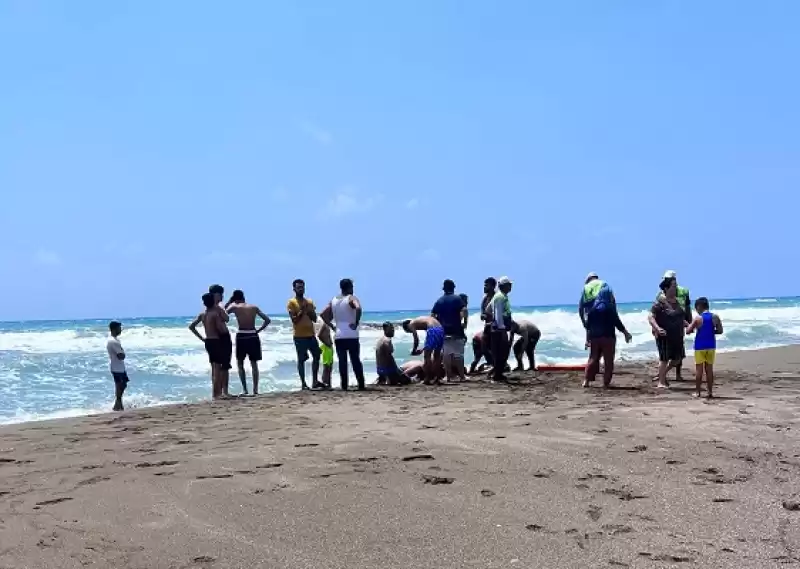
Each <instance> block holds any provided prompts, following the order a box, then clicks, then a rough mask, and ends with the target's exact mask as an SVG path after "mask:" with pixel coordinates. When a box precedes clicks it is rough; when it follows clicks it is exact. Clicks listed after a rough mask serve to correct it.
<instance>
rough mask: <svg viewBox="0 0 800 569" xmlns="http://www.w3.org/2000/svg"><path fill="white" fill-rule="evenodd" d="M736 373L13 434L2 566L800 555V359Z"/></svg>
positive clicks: (329, 398)
mask: <svg viewBox="0 0 800 569" xmlns="http://www.w3.org/2000/svg"><path fill="white" fill-rule="evenodd" d="M720 360H721V361H720V366H719V367H720V369H721V370H722V371H720V373H719V387H718V390H717V394H718V395H720V396H721V397H720V399H718V400H716V401H714V402H711V403H707V402H705V401H702V400H695V399H692V398H691V396H690V395H691V392H692V384H691V383H688V382H687V383H682V384H674V385H675V386H676V387H675V389H673V390H672V391H671V392H669V393H664V392H657V391H656V390H654V389H652V388H651V387H650V382H649V378H650V377H651V376H652V369H648V368H646V367H644V366H639V367H637V366H629V367H627V368H626V369H625V370H624V372H623V373H620V374H619V375H618V376H617V377H616V380H615V383H616V386H617V389H612V390H603V389H601V388H599V387H596V388H593V389H589V390H585V391H584V390H582V389H581V388H580V380H579V378H578V377H577V376H576V375H575V374H572V375H545V376H542V377H541V378H539V379H538V380H532V379H530V378H527V379H523V380H522V381H521V382H520V384H519V385H517V386H510V387H506V386H495V385H491V384H488V383H486V382H481V381H476V382H472V383H470V384H469V385H464V386H453V387H440V388H424V387H412V388H401V389H393V388H385V389H383V390H382V391H377V392H372V393H362V394H359V393H349V394H346V395H343V394H338V393H304V394H291V395H280V396H270V397H261V398H258V399H248V400H238V401H231V402H222V403H216V404H211V403H205V404H196V405H185V406H174V407H166V408H153V409H144V410H139V411H132V412H125V413H122V414H117V415H111V414H109V415H102V416H96V417H89V418H82V419H75V420H62V421H52V422H46V423H29V424H26V425H21V426H15V427H6V428H3V429H0V568H3V569H23V568H31V569H71V568H78V567H102V568H104V569H107V568H108V569H114V568H120V569H121V568H135V569H140V568H141V569H145V568H147V569H161V568H164V569H168V568H169V569H183V568H199V569H219V568H254V567H275V568H345V567H346V568H348V569H362V568H363V569H377V568H386V567H403V568H425V569H431V568H464V567H480V568H496V567H517V568H546V569H550V568H561V567H564V568H568V567H575V568H581V569H584V568H590V567H616V568H620V567H642V568H645V567H692V566H694V567H720V568H742V569H744V568H765V567H779V566H786V565H791V564H800V531H799V530H798V524H800V511H790V510H789V509H786V508H785V507H784V506H783V502H784V501H787V500H792V499H797V498H798V494H800V445H798V440H799V437H798V409H800V381H798V380H799V379H800V346H794V347H789V348H779V349H771V350H765V351H761V352H740V353H737V354H730V355H727V354H726V355H721V356H720ZM688 364H691V360H689V361H688V362H687V367H688ZM685 371H686V375H687V376H689V375H690V373H689V370H688V369H686V370H685ZM134 381H135V378H134ZM598 383H599V382H598ZM787 506H789V504H787Z"/></svg>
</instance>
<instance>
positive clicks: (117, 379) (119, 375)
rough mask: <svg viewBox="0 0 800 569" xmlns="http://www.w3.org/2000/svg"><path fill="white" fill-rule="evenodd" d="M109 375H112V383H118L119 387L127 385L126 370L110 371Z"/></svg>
mask: <svg viewBox="0 0 800 569" xmlns="http://www.w3.org/2000/svg"><path fill="white" fill-rule="evenodd" d="M111 375H113V376H114V383H115V384H116V385H119V386H120V387H123V388H124V387H125V386H127V385H128V372H125V371H123V372H117V371H112V372H111Z"/></svg>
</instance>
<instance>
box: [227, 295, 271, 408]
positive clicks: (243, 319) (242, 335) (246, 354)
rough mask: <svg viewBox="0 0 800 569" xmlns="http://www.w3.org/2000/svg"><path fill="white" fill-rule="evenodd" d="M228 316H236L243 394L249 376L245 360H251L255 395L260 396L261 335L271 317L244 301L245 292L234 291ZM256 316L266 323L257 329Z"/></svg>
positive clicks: (238, 364) (237, 352)
mask: <svg viewBox="0 0 800 569" xmlns="http://www.w3.org/2000/svg"><path fill="white" fill-rule="evenodd" d="M225 309H226V311H227V313H228V314H234V315H235V316H236V322H237V324H238V325H239V330H238V331H237V332H236V364H237V367H238V370H239V380H240V381H241V382H242V392H243V394H244V395H247V374H246V373H245V371H244V359H245V358H249V359H250V368H251V370H252V372H253V395H258V376H259V373H258V362H259V361H261V338H260V337H259V334H260V333H261V332H263V331H264V329H265V328H266V327H267V326H269V323H270V319H269V316H267V315H266V314H264V313H263V312H261V309H260V308H259V307H258V306H256V305H255V304H248V303H247V301H246V300H245V299H244V292H242V291H241V290H235V291H233V294H232V295H231V299H230V300H229V301H228V303H227V304H226V305H225ZM256 316H258V317H260V318H261V319H262V320H263V321H264V323H263V324H262V325H261V326H259V327H258V329H256Z"/></svg>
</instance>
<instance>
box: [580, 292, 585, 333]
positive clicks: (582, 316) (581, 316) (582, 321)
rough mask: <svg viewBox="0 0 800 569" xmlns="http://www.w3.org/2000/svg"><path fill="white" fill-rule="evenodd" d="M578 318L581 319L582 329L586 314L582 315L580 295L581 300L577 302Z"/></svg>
mask: <svg viewBox="0 0 800 569" xmlns="http://www.w3.org/2000/svg"><path fill="white" fill-rule="evenodd" d="M578 316H580V318H581V324H582V325H583V327H584V328H586V314H584V310H583V295H582V294H581V299H580V300H579V301H578Z"/></svg>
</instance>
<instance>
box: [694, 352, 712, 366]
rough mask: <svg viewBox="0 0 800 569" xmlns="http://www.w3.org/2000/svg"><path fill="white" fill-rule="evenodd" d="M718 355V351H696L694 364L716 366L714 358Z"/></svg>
mask: <svg viewBox="0 0 800 569" xmlns="http://www.w3.org/2000/svg"><path fill="white" fill-rule="evenodd" d="M716 355H717V350H695V352H694V363H695V365H703V364H709V365H714V358H715V357H716Z"/></svg>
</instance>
